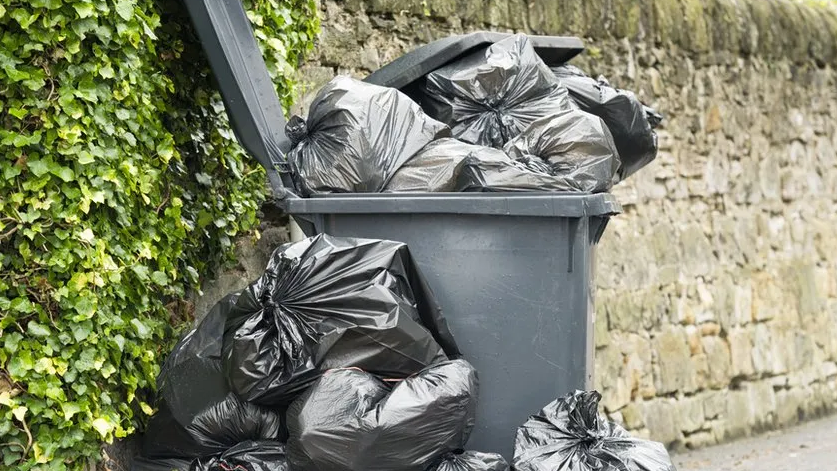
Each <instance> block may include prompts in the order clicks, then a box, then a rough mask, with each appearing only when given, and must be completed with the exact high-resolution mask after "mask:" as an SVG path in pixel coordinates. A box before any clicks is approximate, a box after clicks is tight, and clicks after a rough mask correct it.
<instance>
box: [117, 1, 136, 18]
mask: <svg viewBox="0 0 837 471" xmlns="http://www.w3.org/2000/svg"><path fill="white" fill-rule="evenodd" d="M116 13H117V14H118V15H119V16H120V17H122V19H123V20H125V21H128V20H130V19H131V17H133V16H134V2H133V1H131V0H119V1H118V2H116Z"/></svg>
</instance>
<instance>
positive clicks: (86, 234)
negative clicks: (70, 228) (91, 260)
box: [78, 227, 96, 244]
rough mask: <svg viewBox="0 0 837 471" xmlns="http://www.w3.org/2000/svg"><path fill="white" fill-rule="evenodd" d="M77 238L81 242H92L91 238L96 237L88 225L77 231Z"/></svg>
mask: <svg viewBox="0 0 837 471" xmlns="http://www.w3.org/2000/svg"><path fill="white" fill-rule="evenodd" d="M78 238H79V240H81V241H82V242H87V243H88V244H89V243H92V242H93V240H94V239H95V238H96V234H94V233H93V231H91V230H90V228H89V227H88V228H87V229H85V230H83V231H81V232H80V233H79V235H78Z"/></svg>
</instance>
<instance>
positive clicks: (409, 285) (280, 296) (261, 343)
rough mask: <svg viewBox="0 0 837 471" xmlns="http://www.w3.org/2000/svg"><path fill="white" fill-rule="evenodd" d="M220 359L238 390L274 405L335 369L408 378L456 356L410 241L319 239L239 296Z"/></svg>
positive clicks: (288, 251) (279, 261)
mask: <svg viewBox="0 0 837 471" xmlns="http://www.w3.org/2000/svg"><path fill="white" fill-rule="evenodd" d="M223 356H224V371H225V374H226V377H227V379H228V381H229V384H230V387H231V388H232V390H233V391H234V392H235V393H236V394H238V395H239V396H240V397H241V398H242V399H244V400H247V401H250V402H254V403H258V404H263V405H268V406H272V407H276V406H283V405H287V404H289V403H290V402H291V401H293V399H295V398H296V397H297V396H298V395H299V394H300V393H302V392H303V391H304V390H305V389H306V388H307V387H308V386H309V385H310V384H311V383H312V382H313V381H315V380H316V379H317V378H318V377H319V376H320V374H321V373H322V372H323V371H325V370H328V369H331V368H342V367H358V368H363V369H364V370H367V371H370V372H372V373H375V374H380V375H383V376H386V377H391V378H404V377H407V376H410V375H412V374H414V373H416V372H418V371H420V370H422V369H423V368H425V367H426V366H428V365H432V364H434V363H438V362H440V361H445V360H447V359H448V358H449V357H457V356H459V350H458V348H457V346H456V343H455V341H454V340H453V336H452V335H451V333H450V331H449V330H448V327H447V323H446V322H445V320H444V318H443V317H442V314H441V308H440V307H439V305H438V303H437V301H436V299H435V297H434V296H433V294H432V292H431V291H430V288H429V287H428V286H427V283H426V281H425V280H424V278H423V277H422V276H421V274H420V273H419V271H418V267H417V266H416V265H415V263H414V262H413V260H412V258H411V256H410V254H409V251H408V249H407V246H406V245H405V244H403V243H401V242H391V241H383V240H370V239H353V238H340V237H332V236H329V235H325V234H321V235H318V236H315V237H311V238H308V239H305V240H302V241H300V242H296V243H290V244H285V245H283V246H281V247H279V248H277V249H276V250H275V251H274V253H273V255H272V256H271V258H270V262H269V263H268V266H267V268H266V270H265V273H264V274H263V275H262V276H261V277H259V278H258V279H257V280H255V281H254V282H253V283H251V284H250V285H249V286H248V287H246V288H245V289H244V290H242V292H241V295H240V296H239V297H238V299H237V300H236V303H235V306H234V307H232V308H230V312H229V315H228V318H227V324H226V330H225V334H224V346H223Z"/></svg>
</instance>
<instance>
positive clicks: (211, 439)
mask: <svg viewBox="0 0 837 471" xmlns="http://www.w3.org/2000/svg"><path fill="white" fill-rule="evenodd" d="M237 298H238V295H237V294H232V295H228V296H226V297H225V298H224V299H222V300H221V301H220V302H219V303H217V304H216V305H215V306H214V307H213V309H212V310H211V311H210V312H209V313H208V314H207V315H206V317H205V318H204V319H203V321H202V322H201V323H200V324H199V325H198V327H197V328H196V329H195V330H192V331H191V332H189V333H188V334H187V335H186V336H185V337H184V338H183V339H182V340H181V341H180V342H179V343H178V344H177V345H176V346H175V348H174V350H173V351H172V352H171V354H170V355H169V357H168V358H167V359H166V361H165V362H164V364H163V367H162V368H161V371H160V375H159V376H158V377H157V387H158V391H159V395H158V396H159V397H158V410H157V413H155V414H154V416H153V417H152V418H151V420H150V421H149V424H148V428H147V430H146V432H145V435H144V437H143V446H142V454H143V456H144V457H145V458H156V459H165V458H183V459H192V458H197V457H199V456H204V455H211V454H217V453H222V452H223V451H225V450H226V449H227V448H229V447H231V446H233V445H235V444H237V443H239V442H241V441H245V440H257V439H279V438H282V430H283V424H282V417H281V415H280V414H279V413H277V412H276V411H273V410H270V409H267V408H264V407H260V406H257V405H255V404H249V403H246V402H244V401H242V400H241V399H239V398H238V397H236V395H235V394H233V393H231V392H230V389H229V387H228V385H227V381H226V378H225V376H224V374H223V368H222V364H221V352H222V337H223V333H224V326H225V323H226V316H227V315H228V314H229V311H230V309H231V308H232V307H233V306H235V301H236V300H237Z"/></svg>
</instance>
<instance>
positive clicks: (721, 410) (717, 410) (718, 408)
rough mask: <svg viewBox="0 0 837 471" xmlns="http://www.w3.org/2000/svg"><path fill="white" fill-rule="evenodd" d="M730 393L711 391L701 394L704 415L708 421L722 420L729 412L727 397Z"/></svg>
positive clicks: (726, 391)
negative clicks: (727, 411)
mask: <svg viewBox="0 0 837 471" xmlns="http://www.w3.org/2000/svg"><path fill="white" fill-rule="evenodd" d="M728 394H729V391H728V390H722V391H710V392H706V393H704V394H701V395H700V396H699V397H700V398H701V400H703V413H704V417H705V418H706V419H707V420H710V419H718V418H722V417H723V416H724V415H725V413H726V410H727V397H728Z"/></svg>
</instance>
